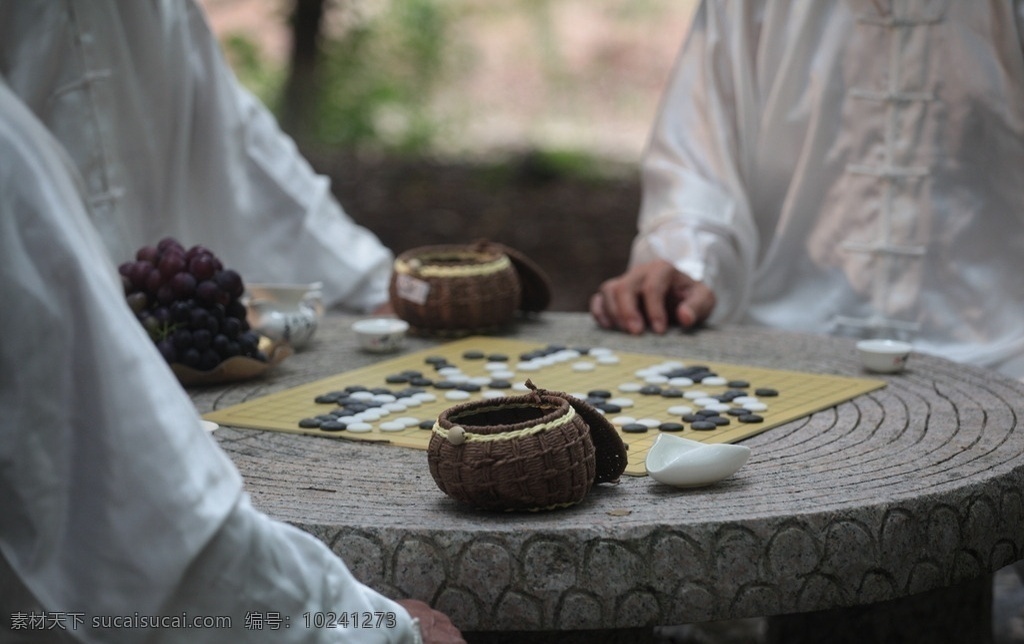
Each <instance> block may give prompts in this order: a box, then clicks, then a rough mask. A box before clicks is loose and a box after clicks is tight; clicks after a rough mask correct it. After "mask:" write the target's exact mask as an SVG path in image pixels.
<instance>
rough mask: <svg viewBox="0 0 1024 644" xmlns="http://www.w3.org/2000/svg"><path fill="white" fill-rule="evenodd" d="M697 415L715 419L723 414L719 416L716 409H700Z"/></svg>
mask: <svg viewBox="0 0 1024 644" xmlns="http://www.w3.org/2000/svg"><path fill="white" fill-rule="evenodd" d="M697 415H698V416H701V417H702V418H711V417H714V416H721V414H719V413H718V412H717V411H715V410H714V409H698V410H697Z"/></svg>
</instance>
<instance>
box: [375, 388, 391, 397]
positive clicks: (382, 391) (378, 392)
mask: <svg viewBox="0 0 1024 644" xmlns="http://www.w3.org/2000/svg"><path fill="white" fill-rule="evenodd" d="M370 393H371V394H373V395H375V396H394V394H393V393H391V390H390V389H388V388H387V387H374V388H373V389H371V390H370Z"/></svg>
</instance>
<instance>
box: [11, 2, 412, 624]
mask: <svg viewBox="0 0 1024 644" xmlns="http://www.w3.org/2000/svg"><path fill="white" fill-rule="evenodd" d="M18 1H19V3H20V1H21V0H18ZM45 4H50V3H45ZM53 4H55V5H57V4H63V3H53ZM121 4H123V5H126V6H127V5H135V4H136V3H135V2H125V3H121ZM40 6H42V5H41V4H40ZM38 72H39V73H40V74H45V72H46V70H45V69H40V70H38ZM0 159H2V160H3V161H2V163H0V294H2V298H3V301H4V305H3V306H0V338H3V341H2V342H0V409H2V410H3V414H2V415H0V555H2V556H0V560H3V562H4V563H5V564H6V565H4V566H0V590H2V592H0V617H2V619H3V623H2V624H0V640H4V641H9V640H13V641H32V636H37V637H38V638H39V639H40V640H42V641H61V640H62V639H63V638H67V639H69V640H73V641H81V642H101V641H102V642H133V643H134V642H143V641H145V642H182V641H188V642H224V641H231V642H262V641H266V642H275V643H289V642H318V643H319V642H345V641H350V642H360V643H362V642H416V641H419V633H418V629H417V628H416V626H415V624H414V622H413V621H412V620H411V618H410V616H409V614H408V613H407V612H406V611H405V610H404V609H403V608H401V607H400V606H399V605H398V604H396V603H394V602H392V601H390V600H389V599H387V598H385V597H383V596H382V595H380V594H378V593H376V592H374V591H373V590H371V589H369V588H368V587H366V586H364V585H362V584H360V583H359V582H358V581H356V580H355V579H354V578H353V577H352V575H351V573H350V571H349V570H348V569H347V568H346V566H345V565H344V563H343V562H342V561H341V560H340V559H339V558H338V557H337V556H335V555H334V554H333V553H332V552H331V551H330V550H329V549H328V548H327V547H326V546H325V545H324V544H323V543H321V542H320V541H318V540H316V539H315V538H313V537H312V536H311V535H308V534H306V533H304V532H302V531H300V530H298V529H296V528H293V527H291V526H288V525H285V524H283V523H279V522H276V521H273V520H271V519H269V518H268V517H267V516H265V515H263V514H261V513H259V512H257V511H256V510H254V509H253V507H252V505H251V504H250V502H249V499H248V497H247V496H246V494H245V493H244V491H243V489H242V481H241V477H240V476H239V474H238V472H237V470H236V469H235V468H234V466H233V465H232V463H231V462H230V460H229V459H228V458H227V456H226V455H225V454H224V453H223V452H222V451H221V450H220V449H219V447H218V446H217V445H216V443H215V441H214V440H213V439H212V438H211V437H210V435H209V434H208V433H207V432H206V431H205V430H204V429H202V427H201V426H200V423H199V417H198V415H197V413H196V410H195V408H194V407H193V405H192V403H191V401H190V400H189V398H188V396H187V395H186V393H185V392H184V390H183V389H182V388H181V387H180V386H179V385H178V383H177V380H176V379H175V377H174V375H173V374H172V372H171V371H170V369H169V368H168V367H167V365H166V364H165V363H164V361H163V359H162V358H161V356H160V354H159V353H158V352H157V350H156V348H155V346H154V345H153V343H152V342H151V341H150V340H149V338H148V337H147V336H146V334H145V332H144V331H143V330H142V327H141V325H140V324H138V322H137V321H136V320H135V319H134V316H133V315H132V313H131V311H130V310H129V309H128V307H127V305H126V303H125V301H124V295H123V289H122V286H121V282H120V276H119V275H118V274H117V272H116V270H115V269H114V267H113V264H112V263H111V262H110V260H109V257H108V256H107V253H106V251H105V249H104V247H103V245H102V242H101V240H100V237H99V235H98V234H97V232H96V230H95V228H94V227H93V225H92V223H91V222H90V221H89V219H88V215H87V213H86V210H85V208H84V207H83V204H84V202H85V200H86V199H87V198H88V195H87V194H86V193H84V192H83V191H82V188H81V185H80V184H79V183H78V182H77V181H76V180H77V178H78V174H77V170H76V168H75V166H74V164H73V162H72V160H71V159H70V158H69V157H67V155H66V154H65V151H64V148H63V147H62V146H61V145H60V143H58V142H57V141H56V140H54V139H53V138H52V137H51V136H50V134H49V133H48V132H47V131H46V129H45V128H44V127H42V126H41V125H40V124H39V123H38V121H37V120H36V118H35V117H34V116H33V115H32V114H31V113H30V112H29V111H28V110H27V109H26V108H25V107H24V105H23V104H22V103H21V102H20V100H19V99H18V98H17V97H15V96H14V94H13V93H11V92H10V91H9V89H8V88H7V86H6V85H5V84H4V83H3V82H2V78H0ZM36 602H37V603H36ZM36 610H42V611H45V612H46V614H47V615H51V616H58V615H64V616H65V617H66V622H65V626H66V628H54V627H53V625H52V624H50V622H47V624H48V625H49V628H47V629H41V628H39V627H38V626H37V627H34V628H25V629H20V628H16V623H15V622H17V620H16V615H17V614H18V613H19V612H20V613H22V614H27V613H32V612H34V611H36ZM306 611H310V612H313V613H316V612H317V611H319V612H326V611H334V612H336V613H339V612H341V611H347V612H350V613H351V612H357V613H361V612H364V611H370V612H373V611H384V612H392V613H393V614H394V615H395V624H394V627H393V628H390V629H385V628H382V629H373V630H369V629H365V630H348V631H342V630H338V629H324V628H319V629H318V628H305V627H304V624H303V623H301V622H300V621H299V618H300V616H301V615H302V613H303V612H306ZM72 613H73V614H78V615H80V616H81V618H82V620H84V621H83V623H80V624H77V626H76V627H75V628H72V623H73V622H72V618H71V614H72ZM247 613H250V614H256V615H258V616H263V615H268V616H269V615H272V614H277V615H280V616H290V618H291V623H290V627H289V628H283V627H282V628H278V629H271V628H264V629H256V628H247V627H246V626H247V622H246V614H247ZM136 615H138V616H143V617H146V618H149V617H153V616H171V617H179V616H183V615H187V616H191V617H229V618H230V619H231V624H232V628H231V629H225V628H193V629H187V630H184V629H181V628H154V629H147V630H139V629H135V628H127V627H126V628H92V623H93V620H94V619H101V620H102V619H104V618H107V619H110V618H113V617H122V618H124V617H127V618H129V619H130V620H131V619H136V618H135V616H136ZM136 623H138V622H136ZM251 623H252V622H251V621H250V622H249V624H250V625H251ZM101 624H102V622H101ZM23 625H24V624H23Z"/></svg>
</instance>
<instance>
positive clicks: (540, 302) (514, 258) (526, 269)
mask: <svg viewBox="0 0 1024 644" xmlns="http://www.w3.org/2000/svg"><path fill="white" fill-rule="evenodd" d="M491 245H492V246H494V247H496V248H497V249H498V250H500V251H501V252H503V253H505V255H507V256H508V258H509V261H511V262H512V267H513V268H514V269H515V271H516V274H517V275H519V284H520V287H521V289H522V295H521V297H520V299H519V309H520V310H521V311H525V312H527V313H537V312H540V311H543V310H544V309H546V308H548V306H550V304H551V280H550V279H549V278H548V276H547V274H546V273H545V272H544V269H542V268H541V267H540V266H538V265H537V263H536V262H534V261H533V260H532V259H530V258H529V257H527V256H526V255H524V254H523V253H521V252H520V251H518V250H516V249H514V248H510V247H508V246H506V245H505V244H499V243H497V242H491Z"/></svg>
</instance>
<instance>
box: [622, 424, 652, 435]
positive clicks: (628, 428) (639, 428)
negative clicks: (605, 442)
mask: <svg viewBox="0 0 1024 644" xmlns="http://www.w3.org/2000/svg"><path fill="white" fill-rule="evenodd" d="M622 431H624V432H626V433H627V434H643V433H644V432H646V431H647V425H642V424H640V423H626V424H625V425H623V426H622Z"/></svg>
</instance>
